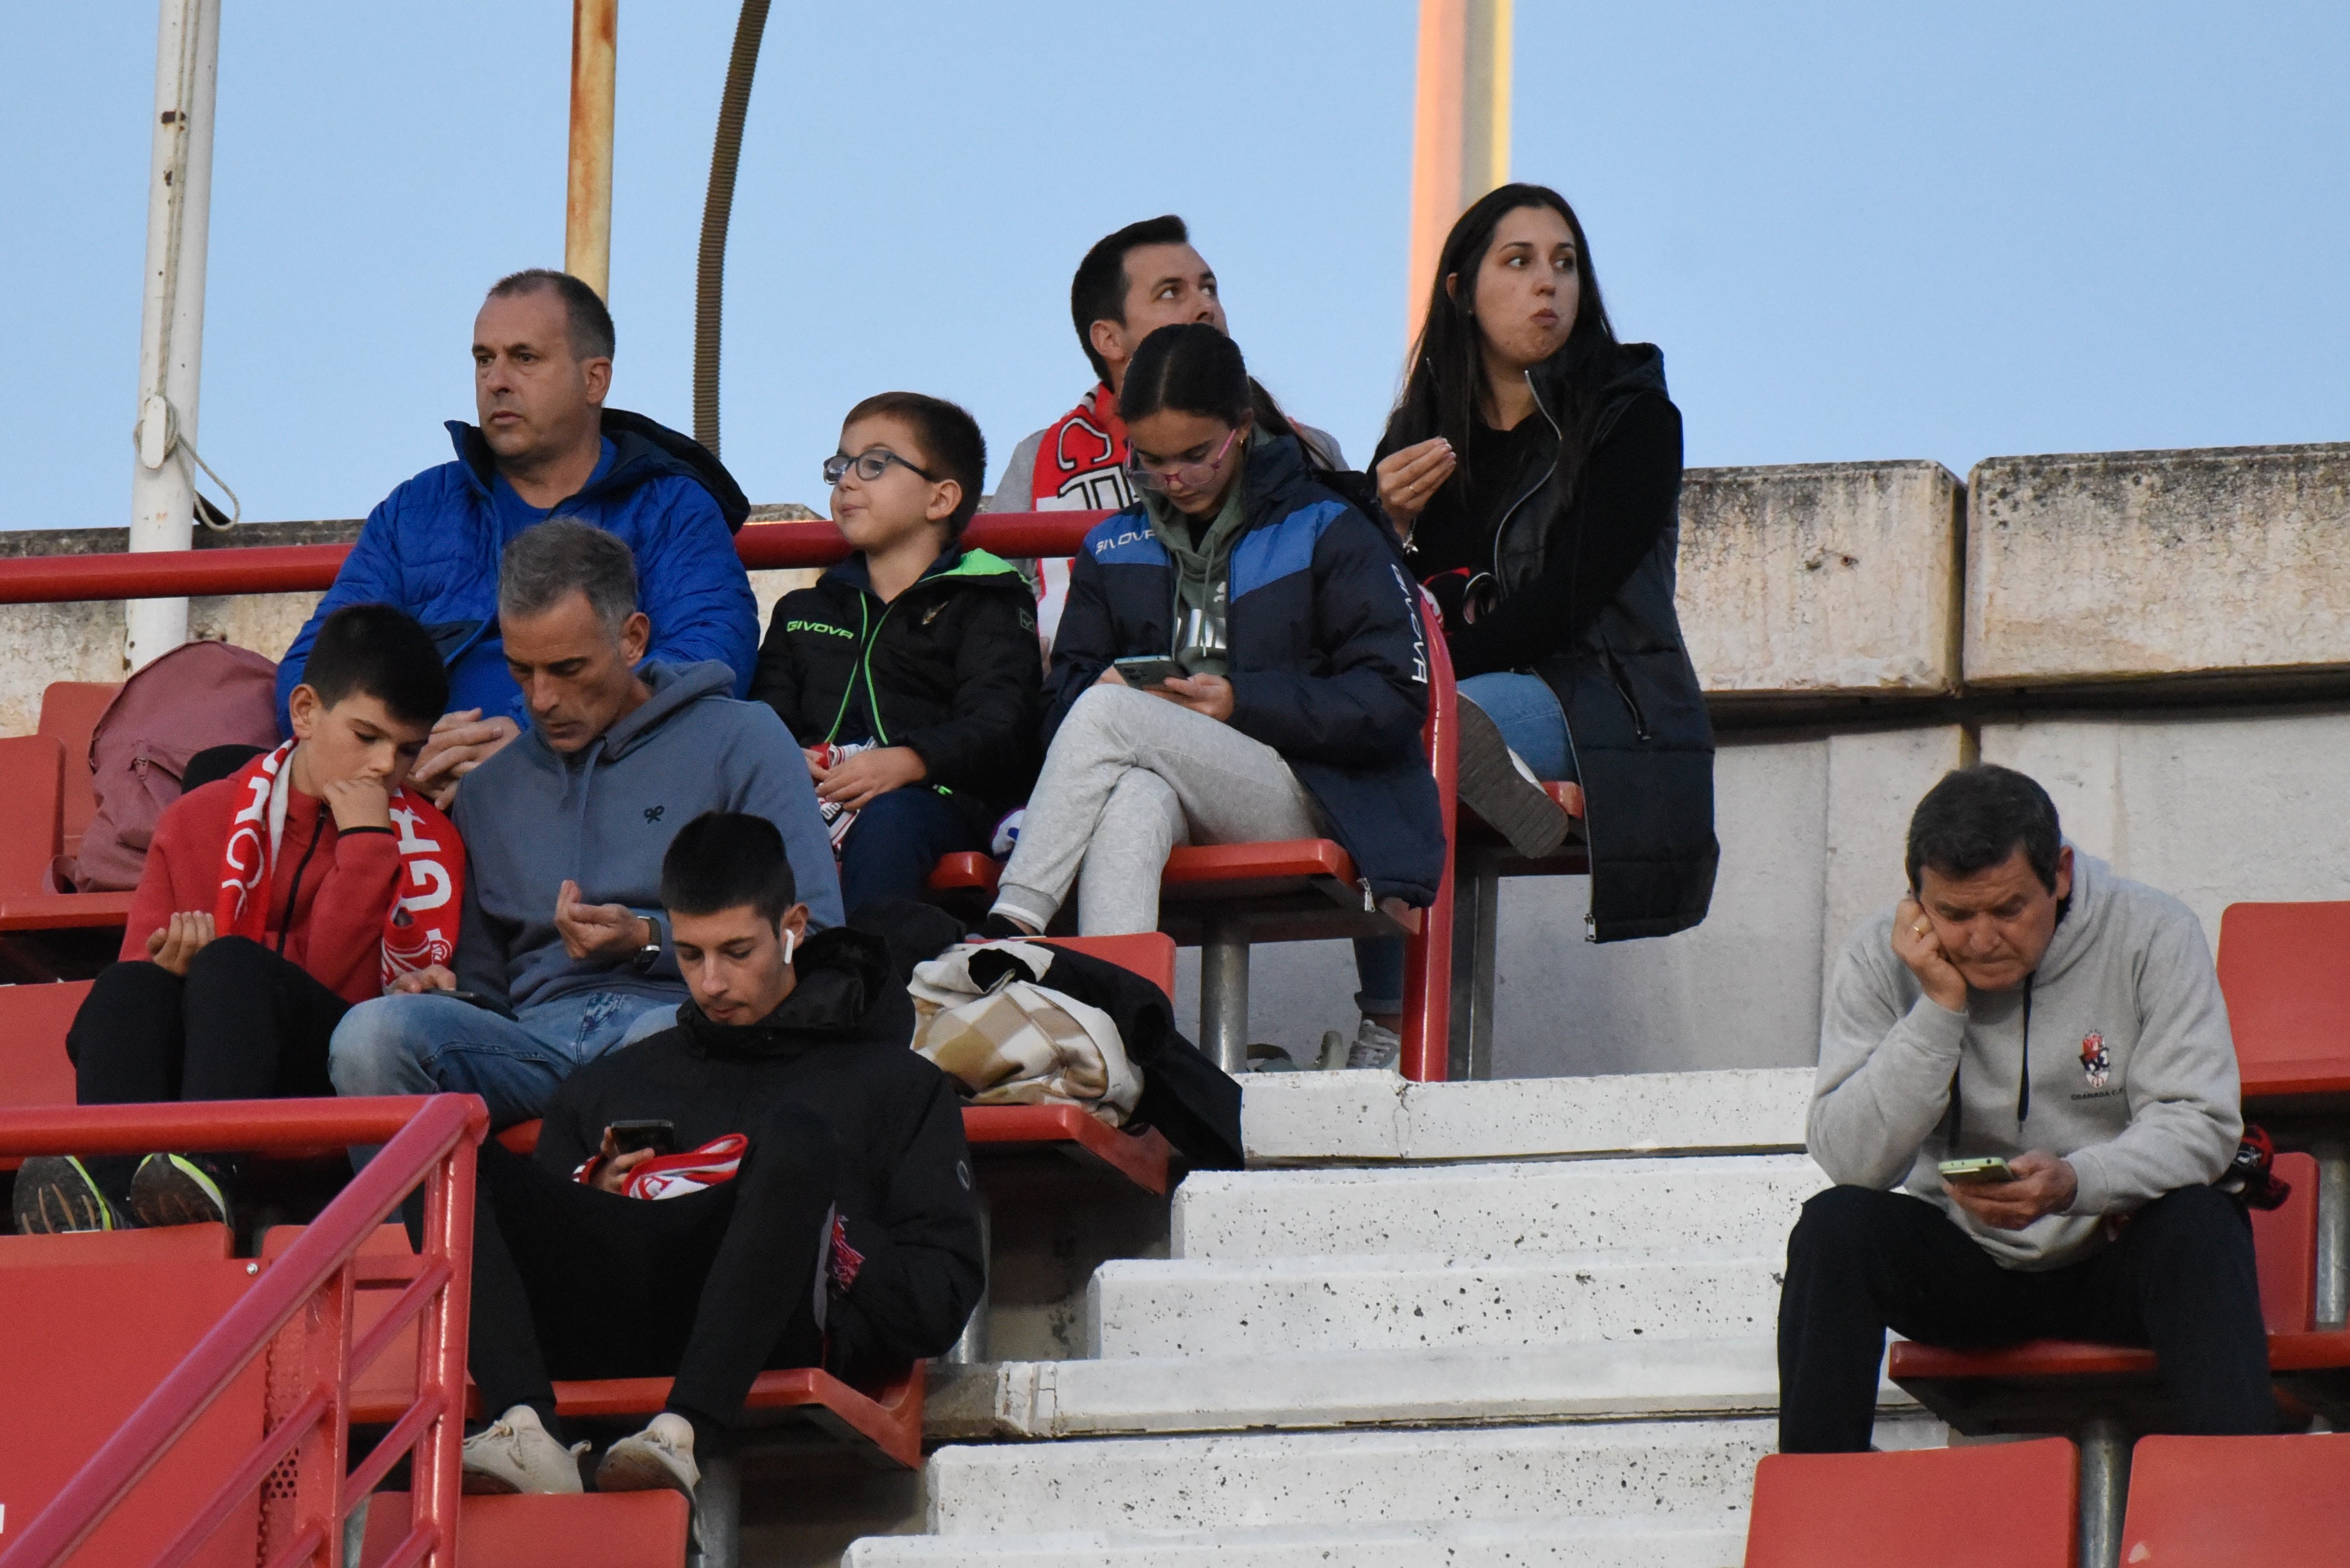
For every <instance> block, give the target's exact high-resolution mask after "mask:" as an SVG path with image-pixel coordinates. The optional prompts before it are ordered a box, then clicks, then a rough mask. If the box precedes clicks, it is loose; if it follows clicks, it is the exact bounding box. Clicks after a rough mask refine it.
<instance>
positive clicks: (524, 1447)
mask: <svg viewBox="0 0 2350 1568" xmlns="http://www.w3.org/2000/svg"><path fill="white" fill-rule="evenodd" d="M586 1450H587V1444H585V1443H579V1444H576V1445H574V1446H573V1447H571V1448H568V1449H567V1448H565V1447H564V1446H563V1445H562V1444H561V1443H558V1442H556V1440H555V1438H554V1436H553V1435H552V1434H551V1433H549V1432H548V1431H547V1429H546V1428H545V1427H543V1426H541V1425H540V1424H539V1420H538V1412H537V1411H536V1410H534V1409H532V1408H531V1407H529V1406H527V1405H517V1406H515V1407H514V1408H513V1409H511V1410H509V1411H507V1412H506V1413H505V1414H504V1415H503V1416H501V1417H498V1419H497V1421H496V1423H495V1424H494V1425H493V1426H492V1427H491V1428H490V1429H489V1430H488V1431H486V1432H479V1433H476V1434H475V1435H474V1436H473V1437H470V1438H466V1439H465V1457H464V1487H465V1490H466V1491H468V1492H471V1493H473V1494H474V1495H476V1496H478V1495H480V1494H482V1493H484V1492H488V1493H496V1494H500V1495H503V1494H504V1493H508V1492H529V1493H532V1494H534V1495H536V1494H544V1493H562V1492H576V1491H584V1490H587V1489H585V1488H584V1487H582V1486H581V1485H580V1484H579V1456H580V1455H581V1454H582V1453H584V1452H585V1451H586Z"/></svg>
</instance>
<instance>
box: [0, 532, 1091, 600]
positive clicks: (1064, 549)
mask: <svg viewBox="0 0 2350 1568" xmlns="http://www.w3.org/2000/svg"><path fill="white" fill-rule="evenodd" d="M1108 515H1109V514H1108V513H1107V512H998V513H990V514H983V515H982V516H979V517H976V518H974V519H972V524H971V527H970V528H969V529H968V530H967V531H966V532H965V533H964V535H963V539H964V542H965V543H967V544H970V545H975V546H977V547H978V548H980V549H983V550H993V551H994V552H995V553H996V554H997V555H999V556H1010V557H1021V556H1074V555H1076V552H1077V546H1078V545H1079V544H1081V543H1082V542H1083V541H1084V539H1085V536H1086V530H1087V529H1088V528H1090V527H1092V526H1093V525H1094V524H1097V523H1098V522H1100V521H1101V520H1102V519H1103V518H1105V517H1107V516H1108ZM350 553H351V547H350V546H349V545H255V546H254V547H252V548H250V549H236V548H213V549H210V550H156V551H151V552H149V553H147V554H144V555H136V556H133V555H121V556H18V557H17V558H16V559H15V560H9V561H0V604H10V605H33V604H63V603H66V602H68V601H70V600H74V599H169V598H181V597H192V596H196V595H205V594H296V593H308V592H314V591H317V590H318V589H322V588H326V587H332V586H333V584H334V581H335V573H336V572H337V571H338V570H340V569H341V567H342V564H343V557H344V556H348V555H349V554H350ZM734 553H735V554H736V555H738V556H742V557H743V565H744V566H748V567H750V568H751V569H752V570H753V571H765V570H768V569H770V568H774V567H784V566H830V565H832V564H833V563H834V562H835V561H837V560H839V559H840V558H841V557H842V556H846V555H847V554H848V545H847V541H845V540H844V539H842V538H841V536H840V530H839V529H837V528H836V527H834V526H833V525H832V524H829V523H753V524H747V525H745V526H744V527H743V530H742V532H740V533H738V534H736V535H734Z"/></svg>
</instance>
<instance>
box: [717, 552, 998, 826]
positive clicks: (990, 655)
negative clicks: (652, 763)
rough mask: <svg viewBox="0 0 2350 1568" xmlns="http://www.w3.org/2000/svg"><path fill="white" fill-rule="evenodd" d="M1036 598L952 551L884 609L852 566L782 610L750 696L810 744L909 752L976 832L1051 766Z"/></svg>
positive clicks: (787, 600)
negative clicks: (1045, 746) (861, 744)
mask: <svg viewBox="0 0 2350 1568" xmlns="http://www.w3.org/2000/svg"><path fill="white" fill-rule="evenodd" d="M1044 662H1045V660H1044V654H1043V651H1042V650H1041V649H1039V648H1038V646H1037V643H1036V596H1035V590H1034V589H1032V588H1030V587H1029V586H1028V582H1027V579H1026V578H1024V577H1023V576H1021V575H1020V574H1019V573H1018V572H1017V571H1015V570H1014V568H1013V567H1012V566H1011V564H1010V563H1008V562H1005V561H1003V560H999V559H998V558H997V557H995V556H992V555H990V554H988V553H987V552H986V551H985V550H965V549H962V548H961V547H959V546H957V545H948V546H947V548H946V550H945V552H944V553H943V554H941V556H939V558H938V559H937V560H936V561H934V562H932V563H931V568H930V570H929V571H927V572H925V573H923V574H922V576H921V578H920V580H919V581H918V582H916V583H915V584H914V586H913V587H910V588H908V589H907V590H906V591H905V592H904V593H901V594H899V596H898V597H897V598H896V599H895V600H893V601H892V602H890V603H889V604H886V605H885V604H883V603H882V602H881V600H880V599H879V597H876V596H875V594H874V592H873V586H872V578H871V577H870V576H868V574H867V572H866V568H865V557H864V556H861V555H860V556H849V557H848V559H847V560H845V561H843V562H841V563H840V564H839V565H837V566H834V567H833V568H832V569H831V570H829V571H827V572H826V573H825V575H824V576H821V577H819V578H818V579H816V584H815V585H814V586H813V587H805V588H800V589H797V590H795V591H794V592H792V593H788V594H785V596H784V597H782V598H781V599H780V600H778V601H777V602H776V604H775V616H774V618H772V619H771V620H770V621H769V622H768V624H767V636H766V640H765V641H764V642H763V643H761V644H760V647H759V667H758V672H757V673H756V674H755V675H754V677H753V678H752V681H751V696H752V699H753V700H754V701H760V702H764V703H766V704H767V705H768V706H769V707H771V708H773V709H774V710H775V711H776V712H777V713H779V714H781V715H782V716H783V721H784V722H785V725H786V726H788V727H789V728H790V730H791V732H792V735H793V738H794V739H795V740H797V741H798V742H799V743H800V744H801V745H803V746H814V745H820V744H822V743H823V742H827V741H837V742H850V741H864V740H873V741H879V742H880V743H881V744H883V745H885V746H909V747H911V748H912V749H913V750H914V751H915V752H917V753H920V756H921V759H922V761H923V762H924V763H927V764H928V765H929V767H930V770H931V773H930V777H929V778H928V779H926V780H924V781H923V783H921V784H916V785H914V786H912V787H914V788H917V789H925V788H936V789H940V790H943V791H944V792H946V794H947V795H948V798H949V799H951V800H952V801H953V802H954V803H955V804H956V805H958V806H959V807H961V808H962V811H963V813H964V815H966V816H967V817H968V818H969V819H970V820H971V823H972V828H973V831H975V832H979V833H985V832H987V831H988V830H989V829H990V828H992V827H993V826H994V825H995V821H996V819H997V818H998V817H1000V816H1002V815H1003V814H1004V813H1005V812H1007V811H1009V810H1011V809H1012V808H1013V807H1014V806H1015V805H1020V804H1021V803H1022V802H1024V801H1025V800H1026V799H1027V798H1028V787H1029V785H1031V784H1035V782H1036V769H1037V767H1038V766H1039V764H1040V763H1042V762H1043V751H1042V747H1041V744H1040V737H1039V719H1040V717H1041V714H1042V711H1043V701H1044V699H1043V696H1042V688H1043V680H1044Z"/></svg>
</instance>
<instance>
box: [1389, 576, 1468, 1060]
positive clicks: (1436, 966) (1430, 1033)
mask: <svg viewBox="0 0 2350 1568" xmlns="http://www.w3.org/2000/svg"><path fill="white" fill-rule="evenodd" d="M1421 601H1422V602H1421V604H1420V613H1421V615H1422V617H1423V618H1425V619H1426V621H1427V623H1428V625H1429V626H1430V628H1435V627H1438V626H1441V625H1442V624H1443V620H1442V618H1441V616H1440V614H1439V612H1438V610H1437V607H1436V604H1435V601H1434V600H1432V599H1430V598H1428V597H1427V596H1426V595H1425V594H1424V593H1423V594H1422V596H1421ZM1459 701H1460V699H1459V697H1458V696H1457V695H1456V694H1455V692H1454V691H1453V687H1452V655H1451V652H1450V651H1449V650H1447V649H1446V648H1445V646H1444V639H1443V638H1442V637H1441V636H1440V635H1439V634H1437V633H1436V632H1435V631H1433V630H1432V629H1431V631H1430V634H1429V637H1428V732H1427V741H1428V765H1429V766H1430V769H1432V770H1433V771H1434V772H1435V774H1436V799H1437V805H1438V807H1439V809H1440V811H1442V813H1443V815H1444V843H1445V854H1444V879H1443V880H1442V881H1440V882H1439V883H1438V884H1437V888H1436V902H1434V903H1433V904H1430V906H1429V907H1428V908H1427V909H1422V910H1421V911H1420V912H1419V930H1418V931H1417V932H1415V933H1414V934H1413V935H1412V936H1411V938H1410V939H1409V941H1408V942H1407V943H1406V952H1407V959H1406V961H1405V964H1404V969H1403V1031H1402V1033H1403V1050H1402V1053H1401V1060H1399V1062H1398V1063H1397V1064H1396V1065H1397V1067H1398V1069H1399V1070H1400V1071H1401V1072H1402V1074H1403V1075H1404V1076H1405V1077H1407V1078H1409V1079H1410V1080H1411V1081H1412V1082H1413V1083H1416V1084H1440V1083H1442V1082H1443V1081H1444V1079H1445V1077H1446V1075H1448V1074H1450V1073H1451V1068H1452V1063H1451V1041H1452V879H1453V874H1454V873H1453V862H1454V860H1455V859H1456V858H1457V857H1455V856H1454V855H1453V854H1452V849H1451V846H1452V845H1453V844H1454V843H1455V842H1456V839H1455V836H1454V834H1455V823H1454V817H1455V814H1456V811H1457V806H1458V798H1459V789H1460V783H1461V726H1460V722H1459V718H1458V714H1459V711H1460V709H1459V706H1458V704H1459Z"/></svg>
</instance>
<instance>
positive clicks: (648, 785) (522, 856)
mask: <svg viewBox="0 0 2350 1568" xmlns="http://www.w3.org/2000/svg"><path fill="white" fill-rule="evenodd" d="M638 673H639V675H641V676H642V677H643V678H644V681H645V684H647V685H648V686H650V687H651V688H652V695H651V697H650V698H648V699H647V700H646V701H644V702H643V703H642V704H641V705H640V706H639V707H638V708H637V710H636V711H634V712H631V713H629V714H628V715H627V716H625V717H623V718H622V719H620V720H619V722H617V723H615V724H613V726H612V727H611V728H610V729H608V730H607V731H605V732H603V733H602V734H600V735H598V736H597V737H596V739H594V740H593V741H590V742H588V743H587V745H586V746H585V747H583V748H582V749H581V750H579V751H577V752H576V753H572V754H570V755H568V756H566V755H565V754H564V753H560V752H558V751H556V749H555V748H554V747H552V746H550V745H548V744H547V743H546V737H545V736H543V735H541V734H540V733H539V732H538V729H537V726H536V725H533V726H532V727H531V728H530V729H527V730H525V731H524V732H522V733H521V734H520V735H519V736H517V737H516V738H515V740H514V741H513V742H511V743H509V744H508V745H507V746H505V747H504V749H503V750H502V751H500V752H499V753H498V754H497V755H495V756H494V757H492V758H491V759H490V760H489V761H488V762H485V763H483V764H482V765H481V766H480V767H478V768H476V769H474V770H473V773H472V774H470V775H469V776H468V777H467V778H466V780H465V783H464V785H463V788H461V789H459V790H458V791H457V809H456V812H455V814H454V815H455V820H456V824H457V831H458V833H459V834H460V835H462V836H463V838H464V840H465V857H466V862H467V865H466V872H465V914H464V924H463V929H462V931H461V933H460V935H459V937H458V939H457V962H456V972H457V984H458V987H459V988H460V989H461V990H464V991H472V992H481V993H483V994H484V995H488V996H502V997H504V998H506V999H508V1001H509V1002H511V1003H512V1004H513V1005H514V1006H515V1007H527V1006H529V1005H531V1004H532V1003H533V1002H552V1001H554V1000H555V999H556V998H557V997H560V996H563V995H565V994H567V993H568V992H575V991H590V990H593V991H617V992H627V993H629V994H631V995H640V996H674V997H676V998H678V999H679V1000H680V1001H683V1000H684V998H685V980H684V977H683V976H681V974H680V973H679V972H678V968H677V954H676V953H675V952H674V951H673V950H669V949H668V948H667V934H666V932H665V931H664V935H663V942H664V950H663V951H662V953H661V956H660V961H659V962H658V963H656V964H654V965H653V966H652V969H651V971H650V973H645V974H639V973H638V972H637V971H636V970H635V968H634V967H633V966H632V965H631V964H630V963H629V961H626V960H617V961H596V960H590V959H575V958H573V957H572V956H571V955H570V954H569V953H567V952H566V951H565V950H564V948H563V937H562V935H561V933H559V932H558V931H556V929H555V895H556V892H557V891H558V890H559V889H560V888H562V886H563V883H564V880H565V879H566V878H569V879H571V880H573V881H576V882H577V883H578V884H579V896H580V898H582V899H583V900H585V901H586V902H587V903H590V904H626V905H627V906H628V907H629V909H633V910H634V911H636V912H637V913H638V914H639V915H658V914H660V907H661V904H660V863H661V857H662V856H663V855H665V854H667V853H668V852H669V841H670V840H671V839H672V838H674V837H676V836H677V830H678V829H679V828H681V827H683V826H685V825H686V824H687V823H689V822H691V821H692V820H693V819H694V818H695V817H697V816H699V815H702V813H703V812H705V811H743V812H749V813H750V814H752V815H754V816H764V817H765V818H767V820H769V821H770V822H773V823H774V824H775V826H777V827H778V828H780V829H782V830H783V835H784V852H785V856H786V857H788V858H789V859H790V861H791V863H792V875H793V877H794V878H795V880H796V881H797V882H798V884H799V896H800V902H801V903H803V904H806V906H807V907H808V925H809V928H810V929H811V930H814V929H819V928H822V927H825V926H837V925H838V924H840V877H839V871H838V868H837V866H836V865H835V863H834V861H833V857H832V841H831V839H830V838H829V837H828V836H827V835H826V833H825V827H824V818H823V816H822V815H821V814H820V813H819V812H818V811H817V810H816V788H815V786H814V785H813V784H810V783H809V782H808V770H807V759H806V757H804V756H803V755H801V753H800V748H799V745H798V742H795V741H794V740H793V739H792V735H791V732H790V731H789V730H786V729H785V728H784V722H783V721H782V720H781V719H778V718H777V717H775V710H774V709H773V708H770V707H768V706H767V705H766V704H765V703H764V702H738V701H735V700H734V697H733V691H734V673H733V670H729V669H728V668H727V667H726V666H725V665H723V664H722V663H719V662H718V661H717V660H715V659H707V660H704V661H702V662H701V663H698V664H685V665H669V664H663V663H660V662H659V661H658V660H655V661H649V662H648V663H646V664H645V665H644V666H643V667H642V668H641V669H640V670H639V671H638ZM663 924H664V926H666V924H667V922H666V921H664V922H663Z"/></svg>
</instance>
